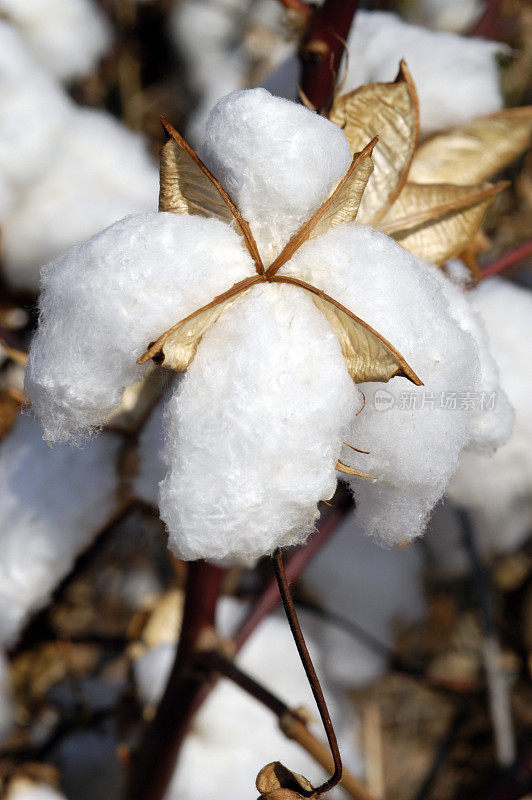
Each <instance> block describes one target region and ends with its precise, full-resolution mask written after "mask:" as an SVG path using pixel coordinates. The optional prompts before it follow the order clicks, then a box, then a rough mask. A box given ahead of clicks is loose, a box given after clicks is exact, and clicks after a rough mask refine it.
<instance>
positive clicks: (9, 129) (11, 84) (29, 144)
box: [0, 19, 71, 195]
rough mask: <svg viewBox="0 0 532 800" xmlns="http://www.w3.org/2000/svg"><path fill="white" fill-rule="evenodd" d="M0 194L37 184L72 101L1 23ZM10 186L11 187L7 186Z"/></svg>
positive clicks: (15, 36)
mask: <svg viewBox="0 0 532 800" xmlns="http://www.w3.org/2000/svg"><path fill="white" fill-rule="evenodd" d="M0 97H1V98H2V113H1V114H0V195H3V194H4V192H5V191H7V190H8V189H9V188H10V189H17V188H18V187H20V186H22V185H25V184H26V183H28V182H30V181H33V180H35V179H37V178H38V176H39V175H40V174H41V173H42V172H43V171H44V170H45V169H46V167H47V165H48V163H49V160H50V158H52V157H53V154H54V153H55V147H56V142H57V138H58V136H59V135H60V133H61V131H62V130H63V129H64V127H65V125H66V120H67V117H68V114H69V111H70V109H71V102H70V100H69V99H68V97H67V96H66V95H65V94H64V93H63V91H62V89H61V87H60V86H59V85H58V84H57V83H56V82H55V81H54V80H53V78H51V77H50V76H49V75H47V74H46V73H45V72H44V71H43V69H42V68H41V66H40V65H39V64H38V63H37V62H36V61H35V59H34V58H33V56H32V54H31V53H30V52H29V51H28V49H27V47H26V45H25V43H24V42H23V40H22V39H21V37H20V36H19V34H18V33H17V32H16V30H15V29H14V28H13V27H12V26H11V25H10V24H9V23H8V22H6V21H4V20H1V19H0ZM4 184H5V186H6V187H7V188H6V189H4V188H3V186H4Z"/></svg>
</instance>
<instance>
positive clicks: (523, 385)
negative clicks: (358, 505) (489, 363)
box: [447, 278, 532, 555]
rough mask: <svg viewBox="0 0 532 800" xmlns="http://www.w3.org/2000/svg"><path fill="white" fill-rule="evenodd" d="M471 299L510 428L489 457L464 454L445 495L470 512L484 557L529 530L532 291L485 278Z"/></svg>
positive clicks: (508, 546) (509, 545)
mask: <svg viewBox="0 0 532 800" xmlns="http://www.w3.org/2000/svg"><path fill="white" fill-rule="evenodd" d="M470 297H471V302H472V305H473V307H474V308H475V309H476V310H477V312H478V313H479V315H480V316H481V318H482V319H483V321H484V324H485V326H486V329H487V332H488V336H489V340H490V346H491V350H492V352H493V356H494V358H495V361H496V363H497V366H498V369H499V372H500V383H501V386H502V387H503V389H504V391H505V392H507V394H508V397H509V398H510V401H511V402H512V404H513V406H514V408H515V427H514V431H513V434H512V436H511V438H510V439H509V441H508V443H507V444H505V445H504V446H502V447H501V448H500V449H499V450H498V451H497V452H496V453H495V454H494V455H492V456H491V457H482V456H480V455H476V454H475V453H463V455H462V457H461V459H460V469H459V470H458V472H457V473H456V475H455V476H454V478H453V480H452V482H451V484H450V486H449V489H448V492H447V493H448V496H449V498H450V499H451V501H452V502H453V503H455V504H456V505H458V506H459V507H461V508H464V509H466V510H467V511H469V512H470V514H471V515H472V519H473V522H474V524H475V530H476V532H477V539H478V544H479V548H480V549H481V550H482V551H483V552H484V553H485V554H487V555H489V554H497V553H500V552H506V551H511V550H512V549H514V548H515V547H517V546H518V545H519V544H521V542H522V541H523V539H524V538H526V537H527V536H529V535H530V533H531V532H532V488H531V487H532V375H531V371H530V340H531V338H532V293H531V292H530V290H529V289H524V288H521V287H519V286H515V285H514V284H512V283H509V282H508V281H505V280H503V279H501V278H490V279H488V280H486V281H483V282H482V283H481V284H480V285H479V286H478V287H477V288H475V289H474V290H473V291H471V292H470ZM494 399H495V401H496V402H497V403H498V402H499V398H498V397H496V398H494Z"/></svg>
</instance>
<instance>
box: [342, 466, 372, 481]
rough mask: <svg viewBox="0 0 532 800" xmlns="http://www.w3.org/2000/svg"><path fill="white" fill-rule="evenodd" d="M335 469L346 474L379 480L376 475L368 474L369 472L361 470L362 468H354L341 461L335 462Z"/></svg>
mask: <svg viewBox="0 0 532 800" xmlns="http://www.w3.org/2000/svg"><path fill="white" fill-rule="evenodd" d="M336 469H337V470H338V472H344V473H345V474H346V475H358V477H359V478H373V480H376V481H378V480H379V479H378V477H377V476H376V475H370V474H369V472H362V470H360V469H356V467H350V466H349V465H348V464H344V462H343V461H337V462H336Z"/></svg>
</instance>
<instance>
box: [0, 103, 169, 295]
mask: <svg viewBox="0 0 532 800" xmlns="http://www.w3.org/2000/svg"><path fill="white" fill-rule="evenodd" d="M56 144H57V147H56V151H55V155H54V158H53V159H52V160H51V161H50V163H49V167H48V169H47V170H46V171H45V173H44V174H43V175H41V176H40V177H39V178H38V179H37V180H35V181H33V182H31V183H30V184H29V186H28V187H27V188H26V189H25V190H23V191H22V192H21V193H20V194H19V196H18V198H17V202H16V204H15V205H14V207H13V209H12V211H11V213H10V214H9V215H8V216H7V217H6V218H5V219H4V221H3V223H2V233H3V237H2V247H3V269H4V273H5V275H6V277H7V279H8V281H9V283H10V284H11V285H12V286H14V287H15V288H24V289H32V290H36V289H37V288H38V285H39V269H40V267H41V266H42V264H43V263H46V262H47V261H49V260H50V259H52V258H55V257H56V256H57V255H59V254H60V253H62V252H64V251H65V250H66V249H67V248H68V247H71V246H72V245H73V244H77V243H78V242H80V241H83V239H86V238H87V237H88V236H92V235H93V234H94V233H96V232H97V231H99V230H101V229H103V228H105V227H107V226H108V225H111V224H112V223H113V222H116V220H118V219H121V218H122V217H124V216H126V215H127V214H131V213H134V212H142V211H151V210H154V211H155V209H156V206H157V196H158V186H159V174H158V170H157V168H156V166H155V163H154V162H153V160H152V158H151V157H150V156H149V155H148V152H147V150H146V146H145V143H144V141H143V139H142V138H141V137H140V136H139V135H138V134H136V133H133V132H132V131H129V130H127V128H125V127H124V126H123V125H121V124H120V123H119V122H118V121H117V120H115V119H113V117H111V115H110V114H108V113H106V112H102V111H94V110H89V109H80V110H77V111H76V112H75V113H72V115H71V116H70V118H69V122H68V125H66V126H65V128H64V129H63V131H62V133H61V135H60V136H58V139H57V143H56Z"/></svg>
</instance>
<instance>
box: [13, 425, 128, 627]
mask: <svg viewBox="0 0 532 800" xmlns="http://www.w3.org/2000/svg"><path fill="white" fill-rule="evenodd" d="M119 446H120V441H119V439H118V437H115V436H113V435H111V434H105V435H103V436H101V437H100V438H99V439H97V440H95V441H93V442H91V443H90V444H88V445H87V446H86V447H85V448H83V449H76V448H73V447H69V446H68V445H63V446H58V447H54V448H51V447H49V446H48V445H47V444H45V442H43V440H42V435H41V431H40V429H39V427H38V426H37V425H36V424H35V423H34V422H32V420H31V419H29V418H28V417H21V418H20V419H19V420H18V421H17V423H16V425H15V427H14V428H13V430H12V432H11V433H10V434H9V435H8V436H7V438H6V439H5V440H4V441H3V442H2V444H1V446H0V550H1V552H2V558H1V559H0V642H6V641H12V640H13V639H15V638H16V636H17V634H18V632H19V631H20V628H21V626H22V625H23V624H24V622H25V621H26V618H27V616H28V614H29V613H31V612H33V611H35V610H37V609H38V608H40V607H41V606H42V605H43V604H44V603H45V602H46V601H47V600H48V598H49V596H50V593H51V592H52V590H53V589H54V588H55V586H56V585H57V583H58V582H59V581H60V580H61V578H63V577H64V575H66V574H67V573H68V571H69V569H70V568H71V566H72V563H73V561H74V559H75V558H76V557H77V555H78V554H79V553H80V552H81V551H82V550H84V549H85V547H87V546H88V545H89V544H90V543H91V541H92V539H93V537H94V536H95V535H96V534H97V532H98V531H99V530H100V528H101V527H102V525H103V524H104V523H105V522H106V521H107V519H108V518H109V516H110V515H111V513H112V512H113V511H114V510H115V508H116V504H117V499H116V496H115V492H116V489H117V482H118V479H117V470H116V459H117V456H118V449H119Z"/></svg>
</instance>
